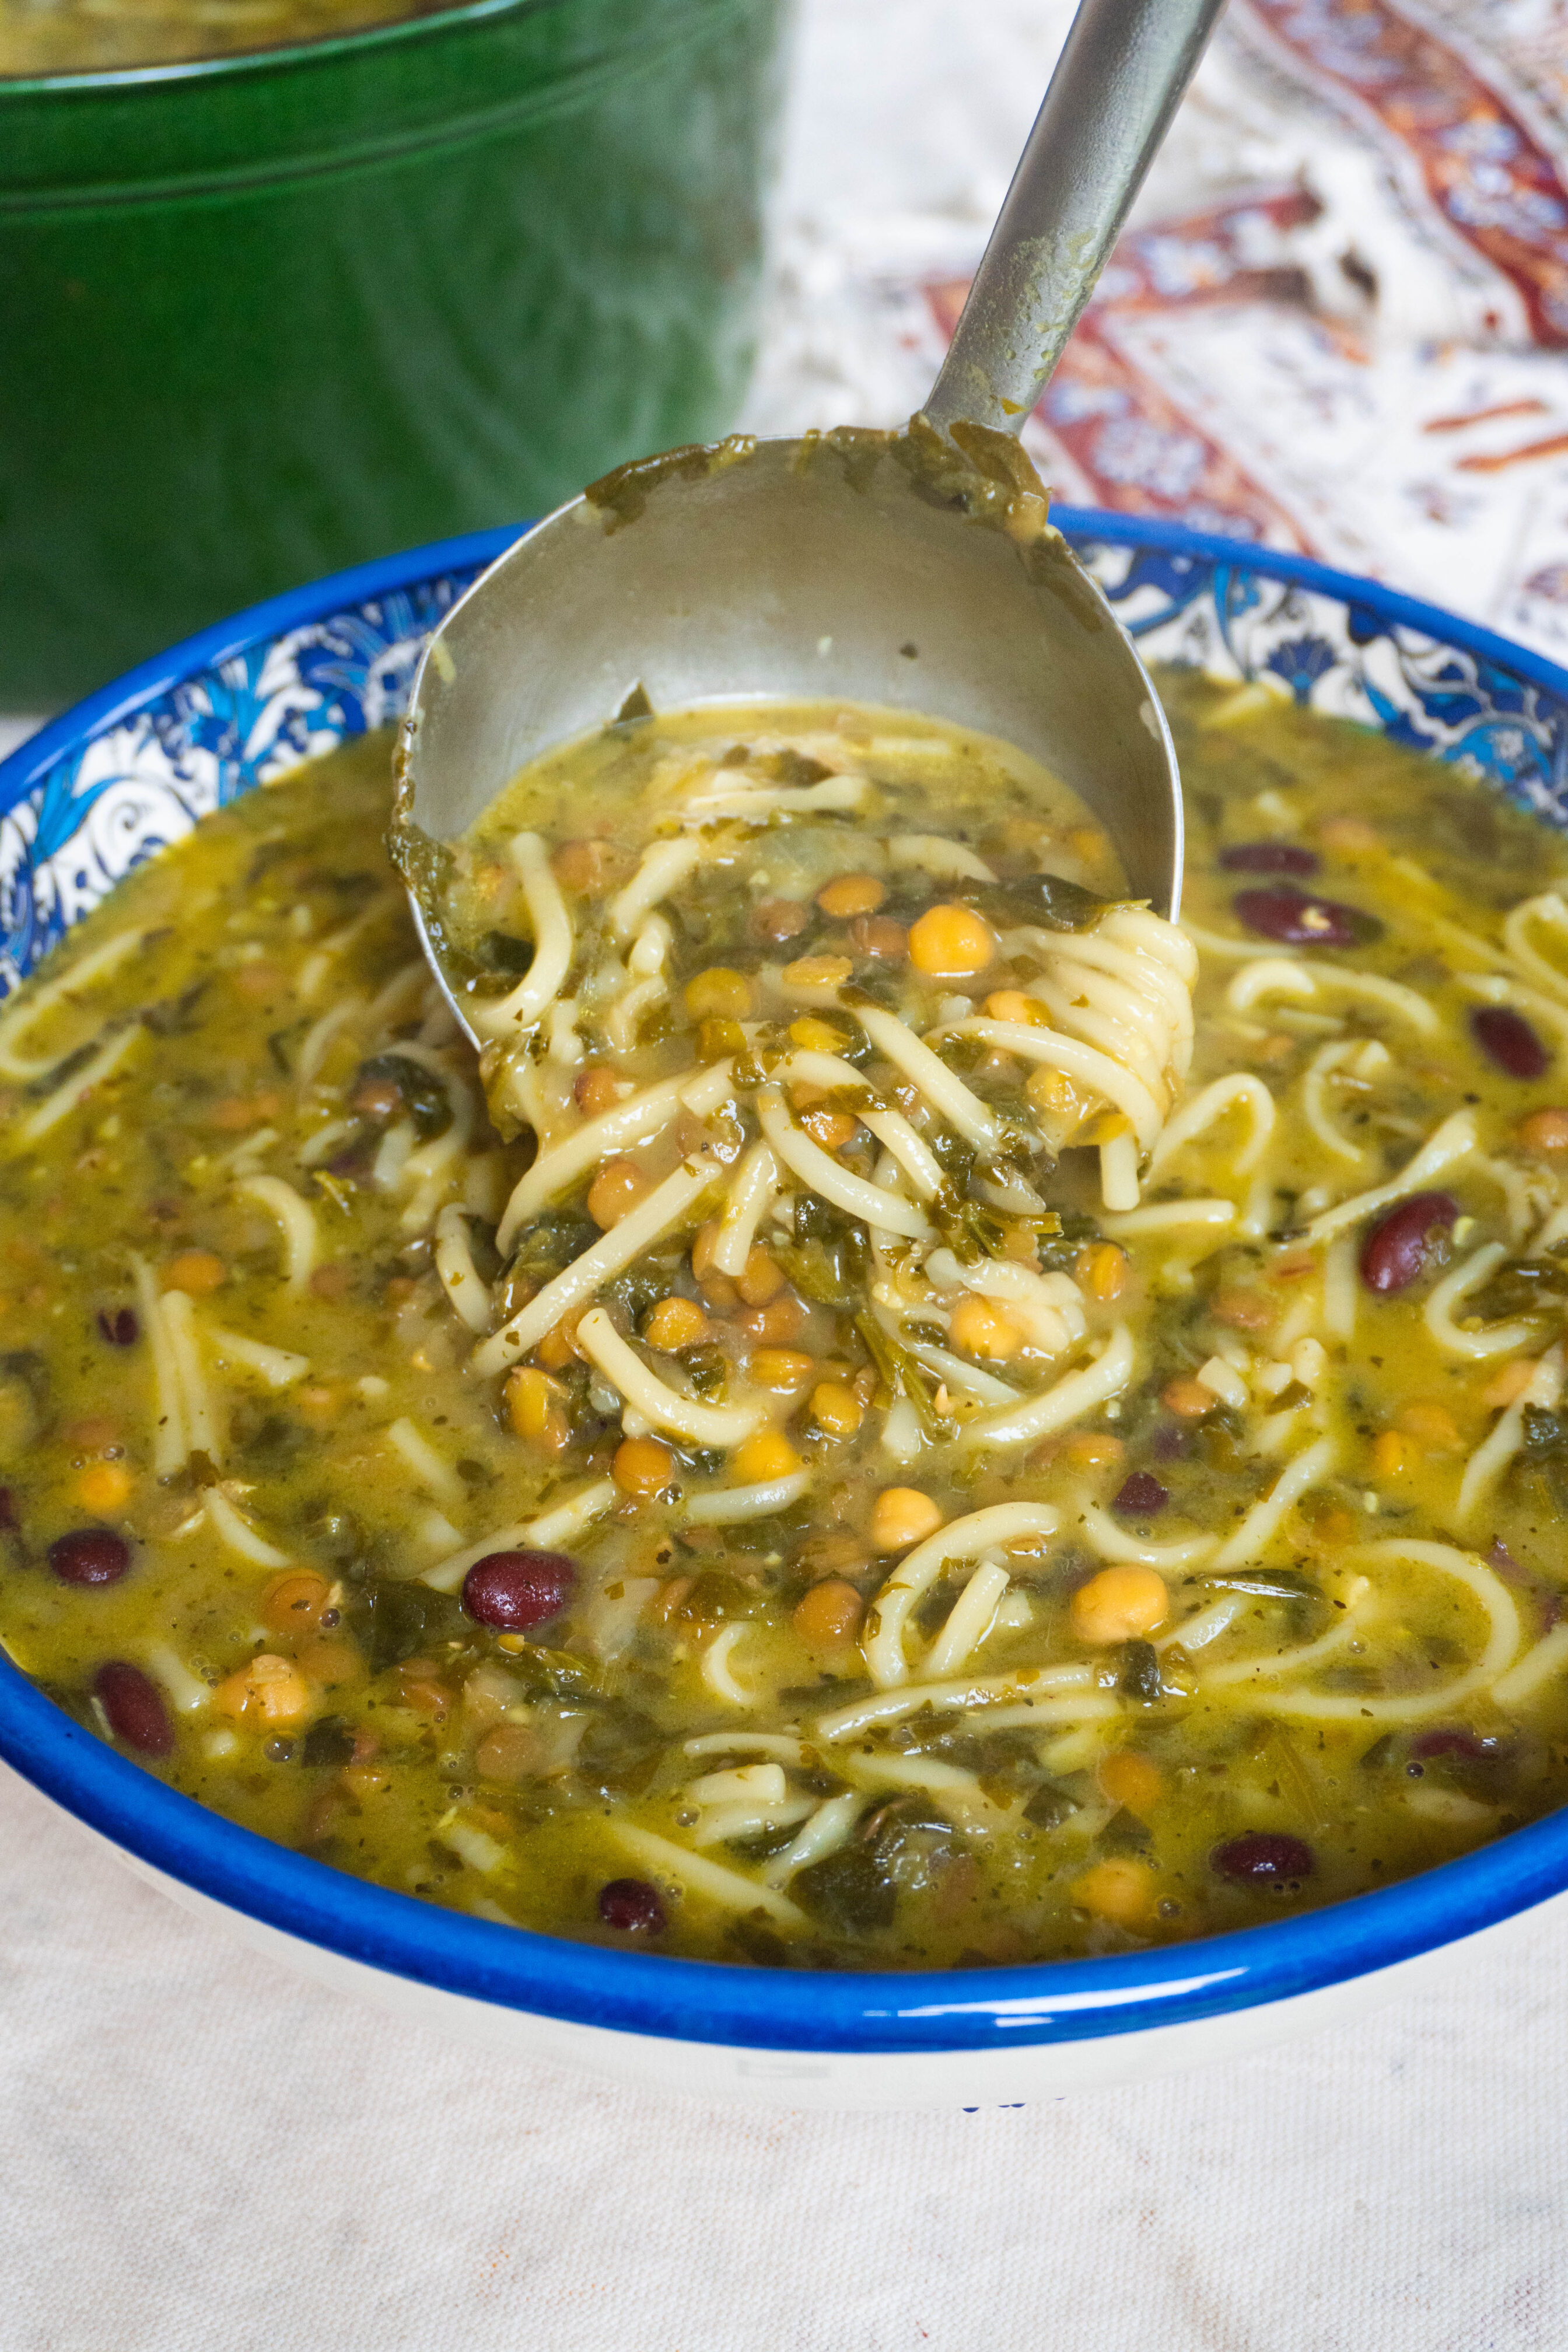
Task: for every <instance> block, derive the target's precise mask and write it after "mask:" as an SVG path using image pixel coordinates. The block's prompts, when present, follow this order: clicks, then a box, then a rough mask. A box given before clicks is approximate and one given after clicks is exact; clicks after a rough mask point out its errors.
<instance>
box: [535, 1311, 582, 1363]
mask: <svg viewBox="0 0 1568 2352" xmlns="http://www.w3.org/2000/svg"><path fill="white" fill-rule="evenodd" d="M584 1312H585V1309H584V1308H583V1307H577V1308H575V1309H574V1312H573V1313H571V1314H570V1315H563V1317H562V1318H561V1320H560V1322H559V1323H552V1325H551V1327H550V1328H549V1330H548V1331H547V1332H546V1333H545V1335H544V1337H543V1339H541V1341H540V1343H539V1346H538V1349H536V1351H535V1352H536V1353H537V1355H538V1357H539V1360H540V1362H541V1363H542V1365H543V1366H544V1369H545V1370H546V1371H547V1372H560V1371H563V1370H565V1368H566V1366H567V1365H568V1364H572V1363H575V1362H576V1361H577V1360H578V1359H579V1357H580V1356H581V1355H582V1352H583V1351H582V1349H580V1348H579V1347H578V1345H577V1326H578V1324H579V1323H580V1322H581V1320H582V1318H583V1316H584Z"/></svg>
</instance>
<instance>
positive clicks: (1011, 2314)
mask: <svg viewBox="0 0 1568 2352" xmlns="http://www.w3.org/2000/svg"><path fill="white" fill-rule="evenodd" d="M0 1922H3V1923H4V1927H3V1958H0V1967H3V1969H4V2003H3V2008H0V2020H3V2024H0V2032H3V2035H4V2046H5V2074H6V2078H7V2079H6V2083H5V2096H4V2100H3V2103H0V2117H3V2122H0V2135H3V2148H4V2155H3V2158H0V2179H3V2181H4V2189H3V2191H0V2195H3V2198H4V2218H3V2220H0V2315H3V2316H0V2343H4V2344H5V2347H7V2352H920V2347H930V2352H1562V2347H1563V2345H1564V2344H1568V2167H1565V2164H1564V2158H1565V2156H1568V2145H1565V2134H1564V2124H1563V2117H1564V2105H1565V2101H1568V2008H1565V2005H1564V2001H1563V1950H1564V1948H1565V1934H1568V1907H1565V1906H1564V1904H1563V1901H1562V1899H1560V1900H1559V1901H1558V1902H1557V1903H1556V1904H1553V1905H1552V1906H1549V1908H1547V1909H1545V1910H1542V1911H1541V1912H1539V1913H1537V1914H1536V1915H1535V1916H1533V1917H1531V1918H1530V1919H1528V1920H1526V1921H1521V1922H1516V1923H1515V1924H1514V1925H1513V1926H1512V1927H1510V1929H1509V1930H1508V1931H1507V1932H1506V1934H1505V1935H1504V1936H1503V1937H1502V1938H1501V1939H1500V1944H1499V1946H1498V1948H1497V1952H1496V1957H1495V1958H1490V1959H1489V1960H1488V1962H1487V1964H1486V1965H1485V1966H1484V1967H1482V1966H1478V1965H1476V1964H1475V1963H1474V1962H1470V1963H1467V1964H1465V1965H1463V1966H1462V1967H1460V1968H1459V1969H1458V1971H1457V1972H1456V1974H1455V1975H1454V1977H1453V1979H1452V1981H1451V1982H1447V1983H1444V1984H1442V1985H1440V1986H1438V1987H1436V1989H1429V1990H1426V1991H1424V1992H1422V1993H1421V1994H1420V1995H1418V1996H1416V1997H1414V1998H1411V1999H1409V2000H1405V2001H1404V2002H1403V2003H1401V2004H1399V2005H1397V2006H1395V2007H1393V2008H1390V2009H1388V2010H1386V2011H1384V2012H1382V2013H1381V2014H1379V2015H1377V2016H1375V2017H1373V2018H1372V2019H1370V2020H1368V2021H1366V2022H1365V2023H1363V2024H1362V2025H1359V2026H1356V2027H1353V2028H1351V2029H1349V2030H1341V2031H1339V2032H1334V2033H1332V2034H1331V2035H1326V2036H1320V2037H1318V2038H1317V2039H1315V2040H1312V2041H1310V2042H1301V2043H1300V2044H1298V2045H1296V2046H1295V2047H1293V2048H1289V2049H1287V2050H1284V2051H1281V2052H1279V2053H1276V2054H1271V2055H1268V2056H1264V2057H1258V2058H1250V2059H1246V2060H1243V2061H1241V2062H1239V2063H1236V2064H1234V2065H1227V2066H1217V2067H1212V2068H1209V2069H1207V2070H1205V2071H1204V2072H1202V2073H1199V2074H1190V2075H1186V2076H1184V2077H1181V2078H1179V2079H1175V2080H1172V2081H1169V2082H1164V2083H1153V2084H1147V2085H1143V2086H1139V2087H1134V2088H1129V2089H1121V2090H1115V2091H1102V2092H1099V2093H1096V2094H1093V2095H1089V2096H1086V2097H1081V2098H1078V2099H1075V2100H1070V2101H1068V2100H1062V2101H1055V2102H1052V2103H1049V2104H1047V2105H1036V2106H1026V2107H1020V2108H1004V2109H991V2110H989V2111H984V2110H983V2111H980V2112H978V2113H975V2114H973V2115H963V2114H960V2115H952V2116H924V2115H916V2116H812V2115H804V2114H791V2113H781V2114H779V2115H776V2116H773V2115H768V2114H759V2113H755V2112H751V2111H747V2110H742V2109H738V2108H710V2107H703V2106H700V2105H695V2104H691V2103H688V2102H685V2101H680V2100H659V2101H656V2100H653V2099H649V2098H645V2097H642V2096H640V2095H635V2094H632V2093H629V2092H626V2091H621V2090H618V2089H616V2088H614V2087H611V2086H609V2085H606V2084H603V2083H600V2082H597V2081H595V2080H593V2079H591V2078H589V2077H586V2076H577V2075H570V2074H560V2073H557V2072H555V2071H554V2070H553V2069H546V2068H543V2067H533V2066H529V2065H525V2064H522V2063H517V2062H511V2063H500V2062H495V2061H491V2060H489V2059H486V2058H483V2057H476V2056H475V2055H473V2054H472V2053H469V2052H468V2051H467V2050H464V2049H460V2048H458V2047H456V2046H454V2045H452V2044H449V2043H447V2042H445V2041H442V2040H439V2039H437V2037H435V2036H434V2035H432V2034H428V2033H426V2032H423V2031H422V2030H420V2029H417V2028H415V2027H411V2026H406V2025H403V2024H399V2023H393V2022H391V2021H388V2020H385V2019H384V2018H382V2017H381V2016H380V2015H378V2014H376V2013H375V2012H374V2011H370V2010H369V2009H365V2008H361V2007H360V2006H359V2005H357V2004H356V2003H355V2002H353V2001H352V2000H348V1999H346V1998H344V1997H343V1996H342V1995H341V1994H338V1993H334V1992H328V1991H324V1990H318V1989H317V1988H316V1987H315V1986H313V1985H311V1984H310V1983H307V1982H306V1981H304V1980H303V1979H299V1978H296V1977H295V1976H293V1975H292V1974H290V1973H289V1972H288V1971H286V1970H285V1969H283V1968H281V1967H279V1966H278V1965H277V1964H275V1963H273V1962H271V1961H268V1960H264V1959H259V1958H256V1957H255V1956H254V1955H253V1954H251V1953H250V1952H248V1951H247V1950H246V1949H245V1948H243V1947H242V1946H241V1945H240V1944H239V1943H238V1942H237V1940H234V1939H232V1938H231V1937H229V1935H228V1933H227V1932H226V1930H224V1929H222V1928H218V1927H209V1926H207V1925H205V1924H199V1923H197V1922H196V1921H195V1920H193V1919H191V1918H189V1917H187V1916H185V1915H184V1913H183V1912H181V1911H179V1910H177V1909H176V1908H175V1907H174V1905H173V1904H172V1903H170V1902H168V1901H166V1900H165V1898H164V1897H163V1896H162V1895H157V1894H155V1893H153V1891H152V1890H151V1889H149V1888H147V1887H144V1886H143V1885H142V1884H141V1883H140V1882H139V1881H137V1880H135V1879H132V1876H131V1875H130V1874H129V1873H128V1872H126V1871H124V1870H123V1869H122V1868H121V1865H120V1864H118V1863H116V1862H115V1861H114V1860H113V1859H112V1858H111V1857H110V1856H109V1855H108V1854H107V1853H105V1852H104V1851H103V1850H102V1849H101V1848H100V1847H99V1846H98V1845H97V1844H96V1843H89V1840H88V1839H87V1838H86V1837H85V1836H84V1835H83V1833H82V1832H80V1831H79V1830H77V1829H76V1828H75V1827H74V1825H71V1824H68V1823H65V1822H62V1821H61V1819H60V1817H59V1816H58V1814H57V1813H55V1812H54V1811H52V1810H51V1809H50V1808H49V1807H47V1805H46V1804H45V1803H44V1801H42V1800H41V1799H40V1798H39V1797H37V1795H35V1794H34V1792H33V1791H32V1790H29V1789H26V1788H25V1787H23V1786H22V1785H21V1784H20V1783H19V1782H17V1781H16V1780H13V1779H11V1778H10V1777H9V1776H5V1777H4V1778H3V1779H0ZM1478 1959H1479V1956H1478Z"/></svg>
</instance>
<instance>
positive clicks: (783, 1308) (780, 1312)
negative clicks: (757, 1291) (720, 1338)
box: [735, 1290, 811, 1348]
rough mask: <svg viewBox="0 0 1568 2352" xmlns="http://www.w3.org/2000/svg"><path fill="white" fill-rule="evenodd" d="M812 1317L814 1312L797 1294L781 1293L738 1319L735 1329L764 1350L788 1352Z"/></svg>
mask: <svg viewBox="0 0 1568 2352" xmlns="http://www.w3.org/2000/svg"><path fill="white" fill-rule="evenodd" d="M810 1315H811V1310H810V1308H809V1307H805V1305H803V1303H802V1302H801V1300H800V1299H798V1298H797V1297H795V1293H794V1291H793V1290H781V1291H780V1292H779V1294H778V1296H777V1297H776V1298H770V1299H769V1301H768V1303H767V1305H766V1306H765V1307H752V1308H751V1309H750V1311H749V1312H748V1313H747V1314H744V1315H738V1316H737V1317H736V1318H735V1328H736V1329H737V1330H739V1331H741V1332H742V1333H743V1334H744V1335H745V1337H746V1338H747V1339H751V1340H752V1341H755V1342H759V1343H760V1344H761V1345H762V1346H763V1347H767V1348H784V1347H787V1346H788V1345H789V1342H790V1341H791V1340H792V1339H795V1337H796V1336H797V1334H798V1333H799V1332H801V1331H803V1330H804V1329H805V1326H806V1324H807V1322H808V1321H809V1320H810Z"/></svg>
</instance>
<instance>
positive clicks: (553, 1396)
mask: <svg viewBox="0 0 1568 2352" xmlns="http://www.w3.org/2000/svg"><path fill="white" fill-rule="evenodd" d="M503 1393H504V1395H505V1398H506V1415H507V1419H508V1420H509V1421H510V1423H511V1425H512V1428H513V1429H514V1430H515V1431H516V1433H517V1434H518V1436H519V1437H521V1439H522V1441H523V1443H524V1444H526V1445H531V1446H532V1447H533V1449H534V1451H535V1452H536V1453H538V1454H561V1453H563V1452H564V1451H565V1449H566V1447H567V1446H568V1445H570V1444H571V1443H572V1423H571V1422H570V1420H569V1418H568V1408H569V1405H570V1402H571V1400H570V1398H569V1397H568V1395H567V1393H566V1391H565V1390H564V1389H563V1387H562V1385H561V1383H560V1381H552V1379H551V1377H550V1375H549V1373H548V1372H542V1371H540V1370H538V1368H537V1367H536V1366H535V1365H532V1364H520V1365H519V1366H518V1367H517V1369H516V1370H515V1371H512V1372H510V1373H509V1374H508V1375H507V1382H506V1388H505V1390H504V1391H503Z"/></svg>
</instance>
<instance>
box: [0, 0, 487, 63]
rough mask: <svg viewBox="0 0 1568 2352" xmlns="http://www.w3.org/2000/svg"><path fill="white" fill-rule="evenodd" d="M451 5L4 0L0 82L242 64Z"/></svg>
mask: <svg viewBox="0 0 1568 2352" xmlns="http://www.w3.org/2000/svg"><path fill="white" fill-rule="evenodd" d="M441 5H447V0H0V79H11V78H13V77H23V76H30V75H34V74H87V73H113V72H121V71H123V70H124V69H125V68H128V67H133V66H158V65H173V64H175V63H179V62H183V61H189V60H192V59H195V58H227V57H237V56H241V55H244V54H246V53H247V52H249V51H254V50H258V49H273V48H280V47H284V46H285V45H287V44H291V43H293V42H296V41H322V40H335V39H339V38H341V37H342V36H343V35H344V34H345V33H357V32H361V31H363V29H364V27H365V26H369V25H390V24H395V23H397V22H399V21H400V20H401V19H402V18H404V17H405V16H430V15H433V14H434V13H435V11H436V10H437V8H438V7H440V6H441Z"/></svg>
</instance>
